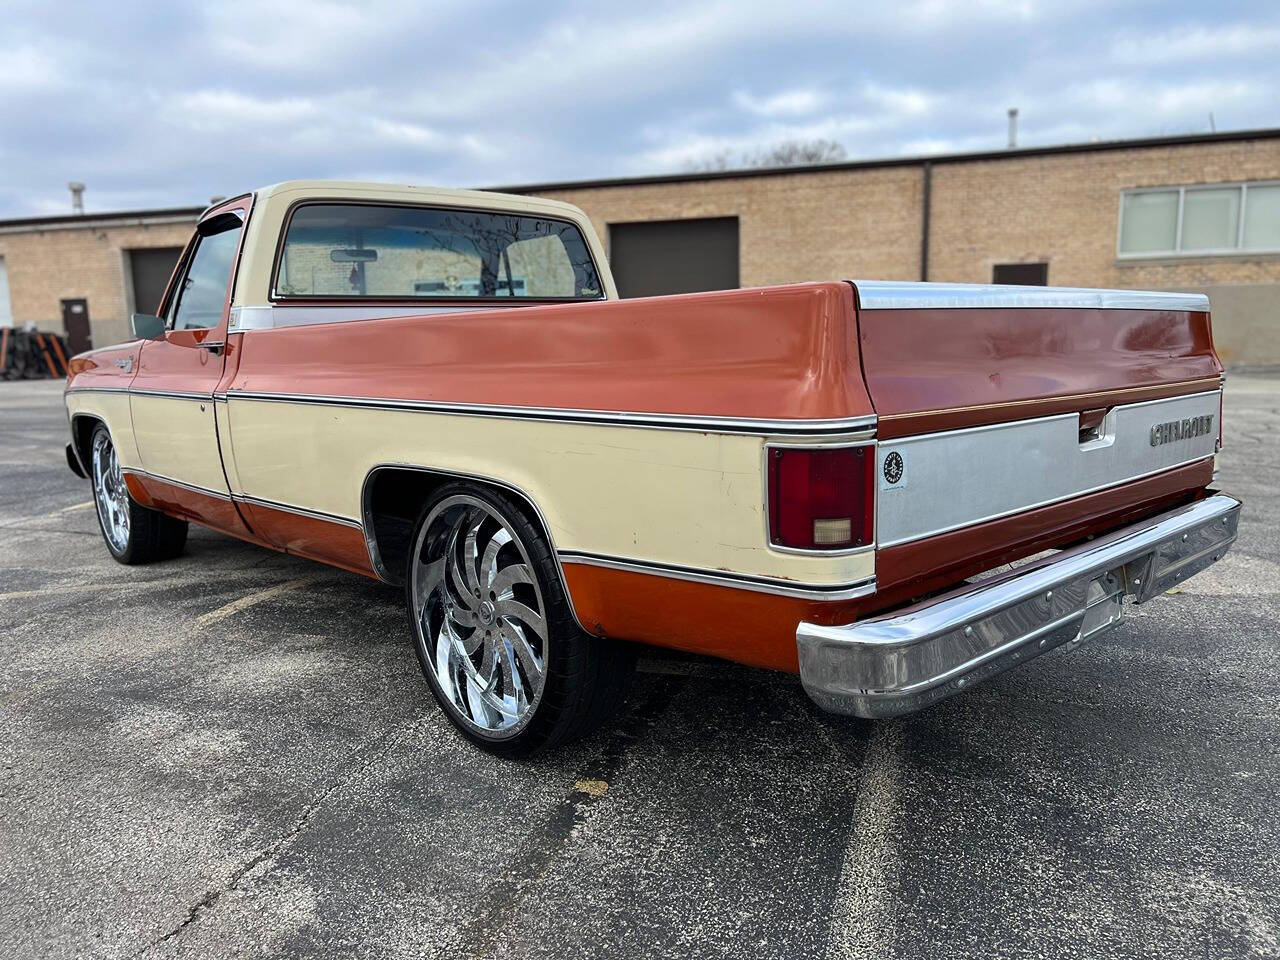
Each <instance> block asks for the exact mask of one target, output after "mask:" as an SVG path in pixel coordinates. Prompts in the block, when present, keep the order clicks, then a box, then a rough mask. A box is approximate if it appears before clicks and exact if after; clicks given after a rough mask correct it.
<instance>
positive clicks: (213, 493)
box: [120, 398, 232, 503]
mask: <svg viewBox="0 0 1280 960" xmlns="http://www.w3.org/2000/svg"><path fill="white" fill-rule="evenodd" d="M206 399H207V398H206ZM120 472H121V473H132V474H135V475H137V476H139V477H145V478H146V479H148V480H159V481H160V482H161V483H167V484H169V485H170V486H173V487H181V488H182V489H183V490H189V491H191V492H192V493H200V494H203V495H204V496H206V497H213V498H215V499H217V500H225V501H227V502H228V503H230V502H231V500H232V497H231V496H230V495H229V494H228V493H227V491H225V490H213V489H210V488H209V487H201V486H198V485H196V484H194V483H184V482H183V481H182V480H175V479H173V477H166V476H165V475H164V474H162V473H152V472H151V471H150V470H143V469H142V468H141V467H123V468H121V470H120Z"/></svg>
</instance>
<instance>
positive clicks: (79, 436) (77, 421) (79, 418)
mask: <svg viewBox="0 0 1280 960" xmlns="http://www.w3.org/2000/svg"><path fill="white" fill-rule="evenodd" d="M98 424H102V426H104V427H106V428H107V432H108V433H110V432H111V427H110V426H109V425H108V424H107V421H106V419H105V418H104V417H103V416H102V415H101V414H97V413H75V414H73V415H72V417H71V449H72V451H73V452H74V453H75V455H76V459H77V460H79V461H80V468H81V469H82V470H84V475H85V476H86V477H88V476H90V472H89V463H90V461H91V460H92V450H91V445H92V443H93V431H94V430H95V429H96V428H97V426H98Z"/></svg>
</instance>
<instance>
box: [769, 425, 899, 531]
mask: <svg viewBox="0 0 1280 960" xmlns="http://www.w3.org/2000/svg"><path fill="white" fill-rule="evenodd" d="M874 450H875V447H873V446H865V447H840V448H835V449H830V450H823V449H815V450H801V449H793V448H790V447H774V448H772V449H770V450H769V541H770V542H771V543H773V544H774V545H775V546H779V547H792V548H795V549H798V550H847V549H849V548H850V547H863V546H866V545H867V544H869V543H871V542H872V540H873V539H874V536H875V534H874V530H875V524H874V519H875V513H874V510H875V503H874V500H873V490H874V488H873V486H872V472H873V471H874V469H875V456H874Z"/></svg>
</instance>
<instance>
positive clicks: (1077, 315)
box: [858, 307, 1222, 438]
mask: <svg viewBox="0 0 1280 960" xmlns="http://www.w3.org/2000/svg"><path fill="white" fill-rule="evenodd" d="M858 331H859V341H860V343H859V348H860V351H861V355H862V368H863V371H864V372H865V374H866V382H867V388H868V390H869V392H870V394H871V397H872V400H873V402H874V404H875V408H876V413H877V414H878V415H879V417H880V424H879V429H880V436H881V437H885V438H887V437H902V436H909V435H911V434H916V433H932V432H935V431H937V430H948V429H955V428H958V427H965V426H976V425H978V424H984V423H1000V422H1003V421H1007V420H1019V419H1024V418H1027V417H1034V416H1047V415H1050V414H1056V413H1071V412H1076V411H1079V410H1088V409H1092V408H1096V407H1101V406H1112V405H1115V404H1117V403H1132V402H1136V401H1138V400H1149V399H1155V398H1156V397H1157V396H1171V395H1176V394H1179V393H1195V392H1197V391H1200V390H1206V389H1214V388H1215V387H1216V385H1217V379H1218V377H1219V376H1220V375H1221V373H1222V364H1221V363H1220V362H1219V361H1218V357H1217V355H1216V354H1215V353H1214V350H1213V338H1212V336H1211V335H1210V328H1209V315H1208V314H1207V313H1199V312H1186V311H1177V310H1101V309H1099V310H1092V309H1054V308H1018V307H997V308H985V309H933V310H928V309H919V310H860V311H859V314H858Z"/></svg>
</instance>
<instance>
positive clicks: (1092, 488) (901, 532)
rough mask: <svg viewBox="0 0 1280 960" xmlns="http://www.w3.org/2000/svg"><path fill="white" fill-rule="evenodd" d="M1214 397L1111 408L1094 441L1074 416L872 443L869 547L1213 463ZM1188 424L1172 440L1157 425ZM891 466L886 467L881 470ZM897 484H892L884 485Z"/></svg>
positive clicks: (1217, 399) (1216, 394)
mask: <svg viewBox="0 0 1280 960" xmlns="http://www.w3.org/2000/svg"><path fill="white" fill-rule="evenodd" d="M1221 395H1222V391H1221V390H1210V391H1206V392H1203V393H1195V394H1189V395H1185V396H1180V397H1168V398H1164V399H1160V400H1145V401H1142V402H1139V403H1130V404H1123V405H1121V406H1117V407H1113V408H1112V409H1111V410H1110V411H1109V412H1108V413H1107V416H1106V419H1105V420H1104V421H1103V423H1102V426H1101V427H1100V428H1099V431H1098V437H1097V439H1092V440H1089V441H1088V442H1084V443H1082V442H1081V441H1080V417H1079V415H1078V414H1075V413H1066V414H1058V415H1055V416H1050V417H1039V418H1036V419H1032V420H1014V421H1011V422H1007V423H997V424H991V425H989V426H981V427H966V428H964V429H961V430H950V431H944V432H941V433H929V434H922V435H919V436H914V437H904V438H902V439H898V440H886V441H881V442H880V443H879V444H878V447H877V452H876V458H877V460H876V465H877V486H876V542H877V544H878V545H879V546H880V547H891V546H894V545H896V544H900V543H909V542H911V541H913V540H920V539H923V538H925V537H931V536H935V535H937V534H940V533H946V532H948V531H951V530H958V529H961V528H963V527H968V526H972V525H974V524H978V523H984V522H986V521H988V520H995V519H997V518H999V517H1005V516H1010V515H1012V514H1015V513H1021V512H1022V511H1025V510H1032V509H1035V508H1036V507H1042V506H1046V505H1048V504H1052V503H1059V502H1062V501H1065V500H1070V499H1072V498H1074V497H1079V496H1084V495H1086V494H1089V493H1094V492H1097V491H1099V490H1104V489H1107V488H1108V487H1114V486H1118V485H1120V484H1124V483H1129V482H1131V481H1134V480H1139V479H1141V478H1143V477H1148V476H1152V475H1154V474H1157V473H1163V472H1164V471H1166V470H1172V469H1174V468H1176V467H1182V466H1186V465H1188V464H1191V463H1195V462H1197V461H1200V460H1204V459H1207V458H1209V457H1212V456H1213V455H1214V454H1215V453H1216V451H1217V438H1218V422H1217V421H1218V413H1219V409H1220V401H1221ZM1184 421H1187V422H1188V423H1190V424H1192V426H1191V427H1188V428H1187V430H1186V433H1187V434H1188V435H1187V436H1183V437H1180V438H1178V439H1176V440H1174V439H1170V437H1169V435H1168V431H1166V433H1165V434H1158V435H1155V436H1153V430H1157V431H1158V430H1159V428H1160V427H1161V426H1162V425H1166V424H1170V423H1177V424H1182V423H1183V422H1184ZM890 458H894V459H893V465H892V466H893V468H892V469H886V462H887V461H889V460H890ZM895 476H896V477H898V479H897V481H896V482H890V480H891V478H893V477H895Z"/></svg>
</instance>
